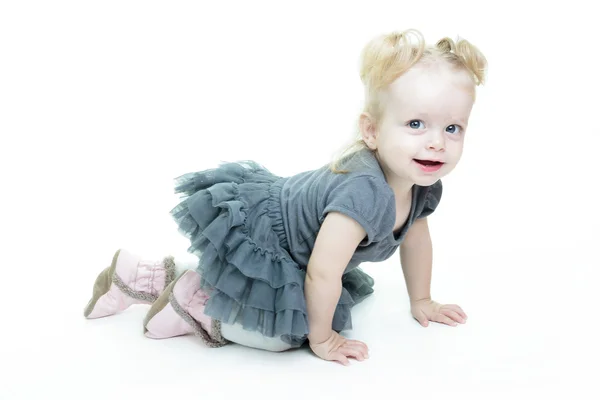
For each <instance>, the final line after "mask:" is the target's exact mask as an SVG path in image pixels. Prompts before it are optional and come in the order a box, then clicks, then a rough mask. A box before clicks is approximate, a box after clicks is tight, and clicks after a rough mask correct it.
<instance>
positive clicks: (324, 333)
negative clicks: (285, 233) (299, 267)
mask: <svg viewBox="0 0 600 400" xmlns="http://www.w3.org/2000/svg"><path fill="white" fill-rule="evenodd" d="M365 235H366V232H365V230H364V229H363V227H362V226H361V225H360V224H358V222H356V221H355V220H354V219H352V218H349V217H347V216H346V215H343V214H340V213H337V212H331V213H329V214H328V215H327V217H326V218H325V221H323V225H322V226H321V229H320V231H319V234H318V236H317V239H316V241H315V246H314V248H313V251H312V254H311V256H310V260H309V262H308V268H307V274H306V280H305V285H304V290H305V297H306V306H307V311H308V324H309V330H310V333H309V336H308V339H309V341H310V342H312V343H323V342H324V341H326V340H327V339H329V338H330V336H331V334H332V321H333V315H334V312H335V308H336V306H337V303H338V301H339V299H340V296H341V294H342V279H341V278H342V274H343V273H344V270H345V269H346V266H347V265H348V263H349V262H350V259H351V258H352V255H353V254H354V251H355V250H356V248H357V246H358V244H359V243H360V241H361V240H362V239H363V238H364V237H365Z"/></svg>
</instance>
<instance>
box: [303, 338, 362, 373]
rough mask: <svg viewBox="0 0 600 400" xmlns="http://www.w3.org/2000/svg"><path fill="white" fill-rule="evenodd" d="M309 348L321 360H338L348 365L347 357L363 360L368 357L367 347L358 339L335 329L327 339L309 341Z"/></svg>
mask: <svg viewBox="0 0 600 400" xmlns="http://www.w3.org/2000/svg"><path fill="white" fill-rule="evenodd" d="M309 344H310V348H311V350H312V351H313V352H314V353H315V354H316V355H317V356H319V357H320V358H322V359H323V360H328V361H338V362H340V363H342V364H343V365H350V362H349V361H348V357H353V358H356V359H357V360H359V361H364V360H365V359H366V358H369V348H368V347H367V345H366V344H364V343H363V342H359V341H358V340H349V339H346V338H345V337H343V336H341V335H340V334H338V333H337V332H335V331H333V330H332V331H331V335H330V336H329V339H327V340H325V341H324V342H322V343H314V342H311V341H309Z"/></svg>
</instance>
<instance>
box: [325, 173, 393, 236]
mask: <svg viewBox="0 0 600 400" xmlns="http://www.w3.org/2000/svg"><path fill="white" fill-rule="evenodd" d="M332 211H336V212H339V213H341V214H344V215H346V216H348V217H350V218H352V219H354V220H355V221H357V222H358V223H359V224H360V225H361V226H362V227H363V228H364V230H365V231H366V233H367V243H366V244H367V245H368V244H371V243H372V242H377V241H380V240H381V239H383V238H384V237H385V236H386V235H388V234H389V233H390V232H392V231H393V229H394V223H395V221H394V216H395V204H394V193H393V191H392V190H391V188H390V187H389V186H388V185H387V183H386V182H385V181H384V180H383V179H381V178H378V177H375V176H371V175H359V176H354V177H352V178H348V179H344V180H342V181H339V182H337V184H336V185H335V186H334V187H332V188H331V190H330V191H329V193H328V194H327V195H326V198H325V207H324V209H323V212H322V213H321V216H320V221H323V220H324V219H325V217H326V216H327V214H328V213H330V212H332Z"/></svg>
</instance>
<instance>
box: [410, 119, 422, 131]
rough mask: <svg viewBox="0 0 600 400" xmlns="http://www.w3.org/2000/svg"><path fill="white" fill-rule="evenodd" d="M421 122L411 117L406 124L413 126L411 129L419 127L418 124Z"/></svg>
mask: <svg viewBox="0 0 600 400" xmlns="http://www.w3.org/2000/svg"><path fill="white" fill-rule="evenodd" d="M422 123H423V122H421V121H419V120H418V119H413V120H412V121H410V122H409V123H408V125H409V126H410V127H411V128H413V129H419V124H422Z"/></svg>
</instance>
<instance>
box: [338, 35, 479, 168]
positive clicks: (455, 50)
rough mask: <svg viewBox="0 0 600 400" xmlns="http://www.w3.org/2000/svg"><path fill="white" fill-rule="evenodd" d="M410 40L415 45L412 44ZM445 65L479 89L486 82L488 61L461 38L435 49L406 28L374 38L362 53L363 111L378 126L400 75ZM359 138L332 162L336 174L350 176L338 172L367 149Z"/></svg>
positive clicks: (446, 40)
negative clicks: (388, 90) (421, 67)
mask: <svg viewBox="0 0 600 400" xmlns="http://www.w3.org/2000/svg"><path fill="white" fill-rule="evenodd" d="M411 37H413V38H415V39H416V43H412V42H411ZM436 62H442V63H444V64H446V65H447V66H449V67H451V68H454V69H456V70H460V71H465V72H467V73H468V74H469V76H470V77H471V78H472V80H473V84H474V85H476V86H479V85H482V84H483V83H484V81H485V72H486V68H487V60H486V58H485V57H484V55H483V54H482V53H481V52H480V51H479V49H477V47H475V46H474V45H472V44H471V43H470V42H468V41H467V40H465V39H460V38H459V39H458V41H456V42H454V41H453V40H452V39H450V38H448V37H444V38H442V39H440V40H438V41H437V43H436V44H435V45H434V46H431V45H427V44H426V42H425V39H424V38H423V35H422V34H421V32H419V31H418V30H415V29H407V30H405V31H402V32H392V33H389V34H384V35H380V36H377V37H375V38H374V39H372V40H371V41H370V42H368V43H367V45H366V46H365V47H364V49H363V51H362V54H361V66H360V78H361V80H362V82H363V85H364V86H365V105H364V109H363V112H366V113H368V114H369V115H370V116H371V117H372V118H373V120H374V123H375V124H376V125H377V124H378V122H379V121H380V119H381V117H382V114H383V104H382V103H383V100H382V99H383V96H382V93H383V92H384V91H385V89H386V88H387V87H388V86H389V85H390V84H391V83H392V82H394V81H395V80H396V79H397V78H398V77H399V76H401V75H402V74H404V73H405V72H406V71H408V70H409V69H410V68H412V67H413V66H414V65H415V64H417V63H423V64H433V63H436ZM357 134H358V137H357V138H355V139H354V140H353V142H352V143H351V144H350V145H349V146H347V147H346V148H345V149H343V150H342V152H341V153H340V154H339V155H338V156H337V157H336V158H335V159H334V160H333V161H332V162H331V164H330V169H331V170H332V171H333V172H334V173H347V172H348V171H346V170H341V169H339V166H340V163H341V162H342V161H343V160H344V159H346V158H347V157H349V156H351V155H352V154H354V153H355V152H357V151H360V150H362V149H368V147H367V146H366V144H365V143H364V141H363V140H362V135H361V133H360V129H358V132H357Z"/></svg>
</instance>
